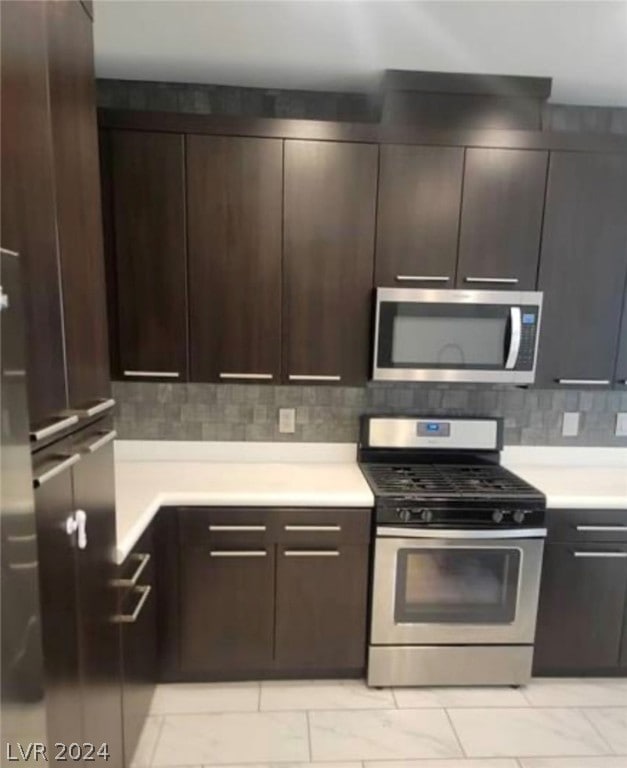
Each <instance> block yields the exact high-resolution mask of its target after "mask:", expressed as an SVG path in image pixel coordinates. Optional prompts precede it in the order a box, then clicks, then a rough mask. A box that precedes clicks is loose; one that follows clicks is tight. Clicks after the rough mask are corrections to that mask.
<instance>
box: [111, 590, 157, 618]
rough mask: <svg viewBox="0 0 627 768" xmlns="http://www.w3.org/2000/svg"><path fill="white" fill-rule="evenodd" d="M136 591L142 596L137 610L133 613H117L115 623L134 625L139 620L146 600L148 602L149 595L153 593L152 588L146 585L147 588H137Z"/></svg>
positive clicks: (136, 607)
mask: <svg viewBox="0 0 627 768" xmlns="http://www.w3.org/2000/svg"><path fill="white" fill-rule="evenodd" d="M135 591H136V592H138V593H139V594H140V598H139V600H138V601H137V605H136V606H135V610H134V611H133V613H130V614H129V613H117V614H116V615H115V616H114V617H113V621H114V622H115V623H116V624H134V623H135V622H136V621H137V619H138V618H139V614H140V613H141V610H142V608H143V607H144V603H145V602H146V600H148V595H149V594H150V592H151V591H152V587H151V586H148V585H146V586H145V587H135Z"/></svg>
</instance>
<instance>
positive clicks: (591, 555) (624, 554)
mask: <svg viewBox="0 0 627 768" xmlns="http://www.w3.org/2000/svg"><path fill="white" fill-rule="evenodd" d="M573 555H574V556H575V557H589V558H597V557H598V558H606V557H614V558H626V557H627V552H576V551H575V552H573Z"/></svg>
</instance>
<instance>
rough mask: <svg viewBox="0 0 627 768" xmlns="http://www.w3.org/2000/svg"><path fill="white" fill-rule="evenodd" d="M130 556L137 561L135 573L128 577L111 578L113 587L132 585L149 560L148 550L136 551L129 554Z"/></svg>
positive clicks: (135, 582)
mask: <svg viewBox="0 0 627 768" xmlns="http://www.w3.org/2000/svg"><path fill="white" fill-rule="evenodd" d="M131 557H132V558H133V560H138V561H139V565H138V566H137V568H136V569H135V573H134V574H133V575H132V576H131V577H130V579H113V582H112V584H113V586H114V587H134V586H135V584H137V582H138V580H139V577H140V576H141V575H142V573H143V572H144V570H145V569H146V566H147V565H148V563H149V562H150V555H149V554H148V552H145V553H144V552H142V553H140V552H137V553H135V554H133V555H131Z"/></svg>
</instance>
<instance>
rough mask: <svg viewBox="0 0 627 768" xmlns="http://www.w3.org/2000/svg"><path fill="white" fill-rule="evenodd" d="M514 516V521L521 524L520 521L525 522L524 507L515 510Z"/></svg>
mask: <svg viewBox="0 0 627 768" xmlns="http://www.w3.org/2000/svg"><path fill="white" fill-rule="evenodd" d="M512 517H513V519H514V522H515V523H518V524H519V525H520V523H524V522H525V513H524V512H523V510H522V509H517V510H516V511H515V512H514V514H513V515H512Z"/></svg>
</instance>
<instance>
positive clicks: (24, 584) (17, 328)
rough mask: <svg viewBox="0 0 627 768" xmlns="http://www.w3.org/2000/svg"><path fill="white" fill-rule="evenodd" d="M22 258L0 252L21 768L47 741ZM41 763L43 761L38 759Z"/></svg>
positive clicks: (14, 702) (10, 623) (7, 627)
mask: <svg viewBox="0 0 627 768" xmlns="http://www.w3.org/2000/svg"><path fill="white" fill-rule="evenodd" d="M20 272H21V266H20V256H19V254H17V253H14V252H12V251H7V250H4V249H0V336H1V346H0V360H1V369H2V380H1V390H0V404H1V408H2V432H1V436H0V541H1V544H0V546H1V550H0V569H1V575H0V590H1V601H2V602H1V624H0V628H1V645H0V653H1V661H2V667H1V676H0V686H1V691H2V696H1V700H2V702H1V703H2V706H1V712H0V735H1V737H2V756H1V757H0V764H2V765H4V764H5V761H7V760H8V758H9V754H11V755H13V756H14V757H17V758H18V760H19V763H18V764H20V765H23V764H25V763H26V764H28V763H30V762H34V754H33V753H31V756H30V760H24V759H23V758H22V756H21V755H20V751H19V750H20V746H21V747H22V749H23V750H25V751H27V750H28V748H29V745H31V744H34V743H42V744H43V743H45V741H46V719H45V706H44V685H43V663H42V647H41V621H40V613H39V610H40V608H39V605H40V604H39V574H38V555H37V535H36V529H35V511H34V501H33V486H32V471H31V454H30V448H29V436H28V406H27V400H26V371H25V359H24V358H25V350H24V341H25V338H24V333H25V332H24V312H23V306H22V295H21V281H20ZM40 762H41V761H40Z"/></svg>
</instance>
